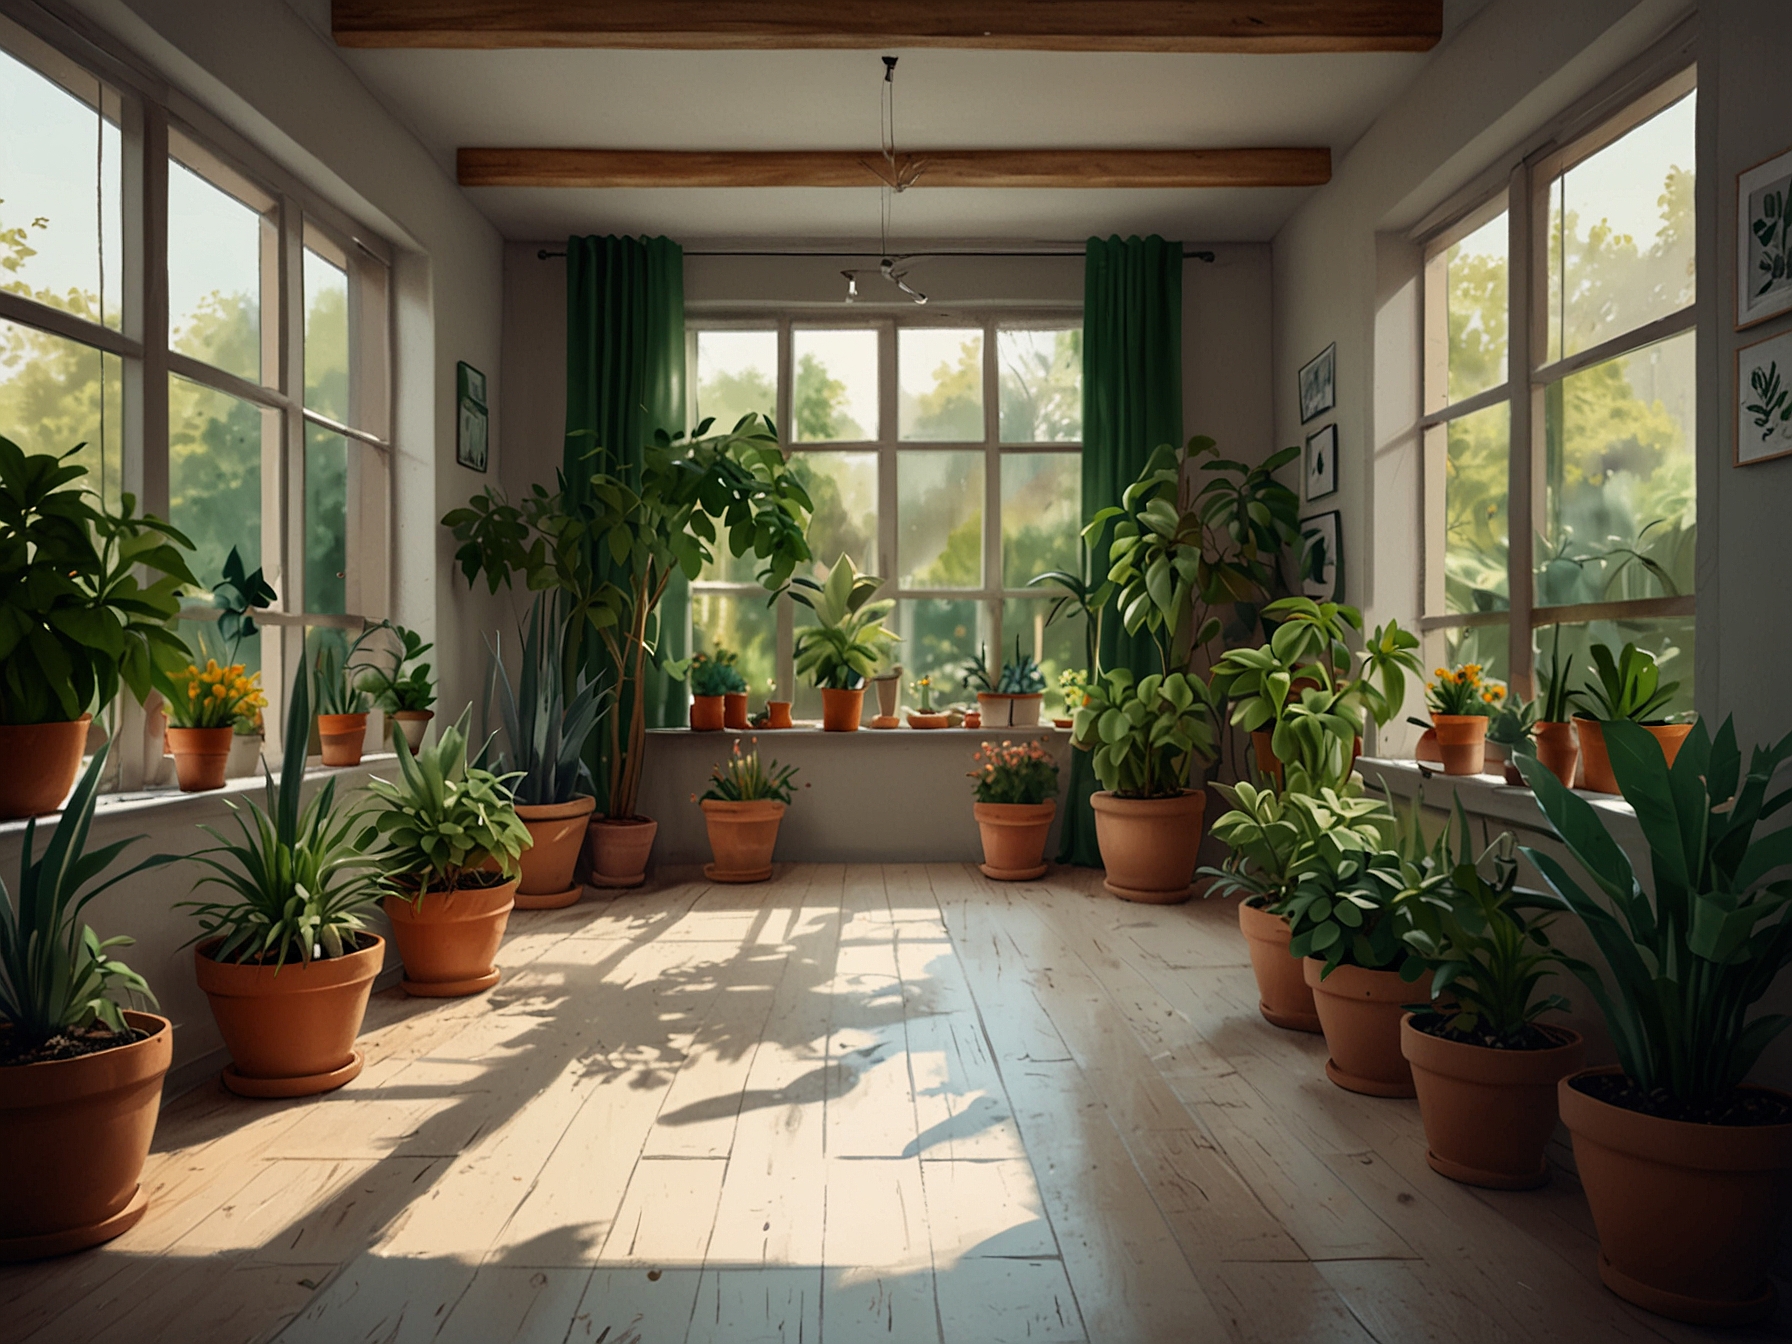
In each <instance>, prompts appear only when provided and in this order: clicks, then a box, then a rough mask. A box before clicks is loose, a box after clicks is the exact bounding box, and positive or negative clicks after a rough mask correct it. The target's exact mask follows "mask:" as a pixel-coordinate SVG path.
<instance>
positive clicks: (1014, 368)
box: [996, 327, 1083, 443]
mask: <svg viewBox="0 0 1792 1344" xmlns="http://www.w3.org/2000/svg"><path fill="white" fill-rule="evenodd" d="M996 363H997V364H998V365H999V366H1000V369H1001V374H1000V377H1001V394H1000V395H1001V405H1002V428H1001V434H1002V442H1003V443H1077V442H1079V441H1080V440H1081V439H1082V437H1083V329H1082V328H1081V327H1073V328H1071V329H1069V330H1067V331H999V332H997V333H996Z"/></svg>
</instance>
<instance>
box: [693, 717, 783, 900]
mask: <svg viewBox="0 0 1792 1344" xmlns="http://www.w3.org/2000/svg"><path fill="white" fill-rule="evenodd" d="M795 774H796V767H795V766H794V765H782V766H781V765H779V764H778V763H777V762H776V761H773V762H772V763H771V765H770V766H769V767H767V766H762V765H760V764H759V739H758V738H754V739H753V749H752V750H751V751H746V752H743V751H742V750H741V749H740V742H739V741H738V740H736V742H735V744H734V750H733V752H732V753H731V754H730V755H729V758H728V761H727V763H726V764H724V765H718V766H716V767H715V769H714V770H713V771H711V773H710V778H709V787H708V788H707V789H705V790H704V791H703V796H702V797H701V798H700V799H698V803H699V804H700V805H701V806H702V808H703V824H704V827H705V829H706V830H708V832H709V848H710V852H711V853H712V854H713V855H715V862H714V863H706V864H704V865H703V875H704V876H705V877H707V878H709V879H710V880H711V881H712V882H763V881H765V880H766V879H767V878H768V877H770V876H771V875H772V851H773V850H774V849H776V848H777V845H778V826H779V823H781V822H782V821H783V820H784V809H785V808H787V807H789V806H790V802H791V799H792V798H794V797H795V795H796V785H794V784H792V783H791V782H790V781H791V778H792V777H793V776H794V775H795Z"/></svg>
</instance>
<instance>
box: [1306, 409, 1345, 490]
mask: <svg viewBox="0 0 1792 1344" xmlns="http://www.w3.org/2000/svg"><path fill="white" fill-rule="evenodd" d="M1305 477H1306V491H1307V502H1308V503H1311V502H1312V501H1313V500H1315V499H1324V498H1325V497H1326V496H1327V495H1329V494H1333V493H1335V492H1336V491H1337V488H1338V427H1337V426H1336V425H1326V426H1324V427H1323V428H1320V429H1316V430H1314V431H1313V433H1311V434H1309V435H1308V436H1307V460H1306V472H1305Z"/></svg>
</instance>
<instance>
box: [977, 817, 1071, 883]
mask: <svg viewBox="0 0 1792 1344" xmlns="http://www.w3.org/2000/svg"><path fill="white" fill-rule="evenodd" d="M971 813H972V815H973V816H975V817H976V819H977V830H978V831H979V832H980V833H981V834H982V837H983V862H982V863H980V864H978V865H977V866H978V867H979V868H981V869H982V870H983V875H984V876H985V877H991V878H994V879H995V880H996V881H998V882H1030V881H1032V880H1033V879H1034V878H1036V877H1043V876H1045V870H1046V866H1047V865H1046V862H1045V842H1046V838H1047V837H1048V836H1049V835H1050V834H1051V829H1052V818H1053V817H1055V816H1056V815H1057V813H1058V803H1057V800H1056V799H1055V798H1048V799H1046V800H1045V801H1044V802H1043V803H972V804H971Z"/></svg>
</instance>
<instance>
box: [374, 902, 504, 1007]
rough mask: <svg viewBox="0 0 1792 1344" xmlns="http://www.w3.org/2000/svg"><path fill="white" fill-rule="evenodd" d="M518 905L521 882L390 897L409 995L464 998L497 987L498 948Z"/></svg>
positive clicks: (389, 912) (390, 912)
mask: <svg viewBox="0 0 1792 1344" xmlns="http://www.w3.org/2000/svg"><path fill="white" fill-rule="evenodd" d="M515 904H516V880H515V879H514V878H512V879H511V880H510V881H508V882H504V883H501V884H500V885H498V886H494V887H462V888H461V889H460V890H458V891H449V892H442V891H426V892H424V893H423V896H422V899H420V900H412V899H411V898H410V897H409V896H403V895H393V896H388V897H386V899H385V901H384V902H383V905H384V906H385V910H386V918H387V919H389V920H391V921H392V941H393V942H394V943H395V944H397V946H398V955H399V958H400V960H402V961H403V962H404V992H405V993H407V994H413V995H416V996H417V997H419V998H428V999H459V998H465V997H466V996H467V995H469V994H478V993H481V992H483V991H484V990H488V989H490V988H491V987H492V986H493V985H495V984H497V983H498V977H499V974H500V972H499V970H498V967H497V959H498V947H499V945H500V944H501V943H502V942H503V941H504V926H505V925H506V924H508V923H509V922H510V911H511V908H512V907H513V906H514V905H515Z"/></svg>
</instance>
